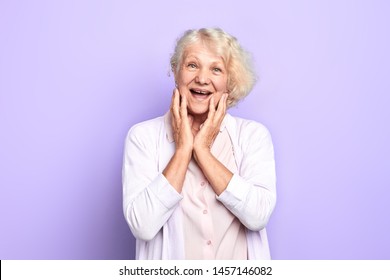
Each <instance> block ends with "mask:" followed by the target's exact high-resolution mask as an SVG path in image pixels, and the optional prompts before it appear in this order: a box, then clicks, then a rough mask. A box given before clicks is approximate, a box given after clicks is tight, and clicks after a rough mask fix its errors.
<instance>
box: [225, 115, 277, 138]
mask: <svg viewBox="0 0 390 280" xmlns="http://www.w3.org/2000/svg"><path fill="white" fill-rule="evenodd" d="M226 126H227V128H228V129H229V131H230V132H233V133H234V134H235V137H237V138H239V139H241V140H250V139H253V138H255V139H257V140H259V138H270V137H271V135H270V132H269V130H268V128H267V127H266V126H265V125H264V124H262V123H260V122H257V121H254V120H248V119H244V118H240V117H235V116H232V115H230V114H228V115H227V123H226Z"/></svg>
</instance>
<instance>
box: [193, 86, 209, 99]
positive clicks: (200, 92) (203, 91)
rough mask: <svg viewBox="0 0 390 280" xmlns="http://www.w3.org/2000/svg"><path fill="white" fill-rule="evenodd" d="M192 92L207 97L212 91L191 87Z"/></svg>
mask: <svg viewBox="0 0 390 280" xmlns="http://www.w3.org/2000/svg"><path fill="white" fill-rule="evenodd" d="M190 92H191V94H193V95H196V96H198V97H207V96H209V95H210V94H211V91H208V90H202V89H195V88H194V89H190Z"/></svg>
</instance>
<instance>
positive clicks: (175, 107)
mask: <svg viewBox="0 0 390 280" xmlns="http://www.w3.org/2000/svg"><path fill="white" fill-rule="evenodd" d="M179 106H180V94H179V90H178V89H177V88H175V89H174V90H173V95H172V103H171V112H172V115H173V118H174V119H176V120H177V119H180V114H179Z"/></svg>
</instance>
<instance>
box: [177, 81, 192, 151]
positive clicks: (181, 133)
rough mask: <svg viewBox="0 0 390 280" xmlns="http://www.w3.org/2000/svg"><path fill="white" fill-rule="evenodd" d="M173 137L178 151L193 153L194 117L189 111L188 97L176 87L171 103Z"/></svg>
mask: <svg viewBox="0 0 390 280" xmlns="http://www.w3.org/2000/svg"><path fill="white" fill-rule="evenodd" d="M180 98H181V100H180ZM171 114H172V129H173V138H174V139H175V144H176V151H182V152H184V153H188V154H189V155H191V154H192V149H193V143H194V136H193V135H192V132H191V126H192V121H193V118H192V116H191V115H188V112H187V99H186V97H185V96H184V95H183V96H180V93H179V90H178V89H177V88H175V90H174V91H173V96H172V103H171Z"/></svg>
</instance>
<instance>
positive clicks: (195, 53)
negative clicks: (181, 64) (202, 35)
mask: <svg viewBox="0 0 390 280" xmlns="http://www.w3.org/2000/svg"><path fill="white" fill-rule="evenodd" d="M183 58H184V60H186V59H190V58H195V59H198V60H204V61H205V62H212V63H214V62H222V63H224V59H223V57H222V55H221V54H219V53H218V52H217V51H216V49H215V48H214V46H213V45H211V44H206V43H204V42H197V43H194V44H191V45H189V46H187V47H186V48H185V50H184V53H183Z"/></svg>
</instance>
